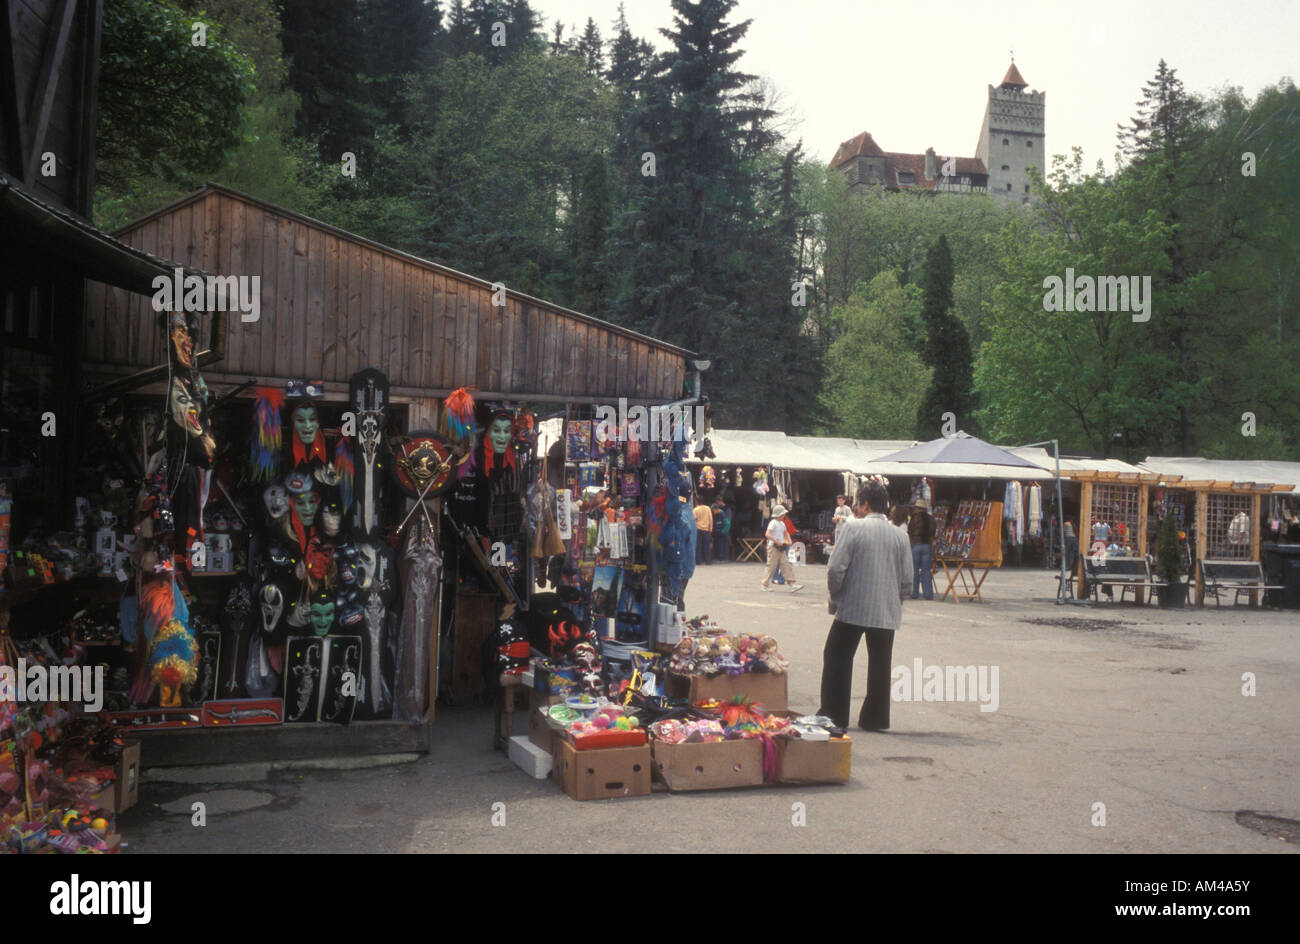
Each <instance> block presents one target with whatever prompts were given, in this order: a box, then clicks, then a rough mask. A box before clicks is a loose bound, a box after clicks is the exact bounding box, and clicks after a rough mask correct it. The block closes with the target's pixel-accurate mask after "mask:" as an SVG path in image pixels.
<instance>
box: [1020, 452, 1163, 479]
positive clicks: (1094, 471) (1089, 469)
mask: <svg viewBox="0 0 1300 944" xmlns="http://www.w3.org/2000/svg"><path fill="white" fill-rule="evenodd" d="M1008 451H1009V452H1013V453H1015V454H1016V455H1018V456H1020V458H1022V459H1027V460H1029V461H1030V462H1032V463H1034V465H1037V466H1041V467H1042V468H1044V469H1054V468H1055V467H1056V466H1055V461H1056V460H1055V459H1053V457H1052V454H1051V453H1050V452H1048V451H1047V450H1046V449H1043V448H1041V447H1039V446H1016V447H1014V448H1012V449H1009V450H1008ZM1061 478H1063V479H1073V480H1080V481H1081V480H1083V479H1091V480H1092V481H1108V480H1114V481H1117V482H1147V483H1153V482H1155V481H1156V480H1157V478H1158V476H1156V475H1154V474H1153V473H1152V472H1151V470H1149V469H1144V468H1141V467H1140V466H1136V465H1132V464H1130V463H1128V462H1125V461H1123V460H1122V459H1092V458H1088V457H1086V456H1061Z"/></svg>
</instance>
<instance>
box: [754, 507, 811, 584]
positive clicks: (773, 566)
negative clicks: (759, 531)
mask: <svg viewBox="0 0 1300 944" xmlns="http://www.w3.org/2000/svg"><path fill="white" fill-rule="evenodd" d="M787 514H789V511H787V510H786V507H785V505H782V504H781V503H780V502H777V504H776V506H775V507H774V508H773V509H772V520H771V521H769V522H768V523H767V576H765V577H764V578H763V589H764V590H767V591H769V592H770V591H771V589H772V576H773V575H774V574H775V573H776V572H777V569H778V568H780V570H781V576H782V577H784V578H785V582H786V583H787V584H789V585H790V592H791V593H798V592H799V591H800V590H802V589H803V584H801V583H795V581H794V568H793V567H791V566H790V558H789V557H787V556H786V553H787V552H788V551H789V550H790V544H791V543H792V542H791V539H790V532H789V531H788V530H787V529H786V526H785V522H784V521H782V520H781V519H782V518H784V517H785V516H786V515H787Z"/></svg>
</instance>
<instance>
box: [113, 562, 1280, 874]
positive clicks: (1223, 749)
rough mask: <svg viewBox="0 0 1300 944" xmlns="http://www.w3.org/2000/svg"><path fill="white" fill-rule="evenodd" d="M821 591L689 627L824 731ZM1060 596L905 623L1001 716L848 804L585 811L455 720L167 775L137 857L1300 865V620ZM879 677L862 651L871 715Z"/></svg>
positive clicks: (671, 798) (944, 718)
mask: <svg viewBox="0 0 1300 944" xmlns="http://www.w3.org/2000/svg"><path fill="white" fill-rule="evenodd" d="M803 575H804V576H805V579H806V582H807V589H806V590H804V592H802V593H800V594H788V593H784V592H781V593H775V594H765V593H762V592H761V591H760V590H759V589H758V582H759V579H760V576H761V572H760V568H759V566H758V565H756V564H728V565H715V566H713V567H708V568H701V570H700V571H698V572H697V576H696V578H695V579H694V580H693V581H692V583H691V586H690V592H689V593H688V610H689V612H691V613H692V614H696V613H704V612H707V613H709V614H710V615H711V616H713V617H714V618H716V619H718V620H719V621H721V622H722V623H723V625H725V626H727V627H729V628H732V629H734V630H737V631H742V630H743V631H752V632H760V631H761V632H768V633H772V634H773V635H775V636H777V638H778V639H779V640H780V641H781V643H782V649H783V650H784V652H785V654H786V656H787V657H788V658H789V659H790V660H791V662H792V668H791V674H790V700H791V706H792V707H794V708H797V709H803V710H812V709H815V708H816V707H817V692H818V686H819V679H820V670H821V648H822V644H823V642H824V640H825V635H826V630H827V627H828V626H829V623H830V618H829V617H828V616H827V613H826V590H825V568H824V567H822V566H818V565H810V566H809V567H807V568H806V569H804V570H803ZM1054 592H1055V581H1054V580H1053V579H1052V576H1051V575H1050V574H1047V573H1045V572H1043V571H995V572H994V573H993V574H992V575H991V576H990V577H989V579H988V581H987V582H986V583H985V599H986V601H987V602H985V603H984V604H982V605H981V604H961V605H956V604H953V603H951V602H948V603H938V602H928V603H927V602H924V601H918V602H912V601H908V603H907V605H906V607H905V610H904V625H903V629H902V630H901V631H900V632H899V633H898V636H897V639H896V642H895V646H894V658H893V663H894V665H895V666H900V665H906V666H912V665H913V663H914V660H915V659H918V658H919V659H921V660H922V661H923V664H924V665H926V666H929V665H932V664H934V665H975V666H981V665H983V666H997V667H998V678H999V683H1000V685H999V704H998V708H997V710H996V711H989V712H982V711H980V710H979V705H978V704H977V703H975V702H964V703H937V702H919V703H918V702H911V703H895V704H894V706H893V709H892V711H893V729H892V730H891V731H890V732H888V733H883V734H868V733H865V732H857V731H855V733H854V744H853V778H852V781H851V782H850V783H848V784H846V785H842V786H821V787H812V788H808V787H775V788H763V789H753V790H735V791H724V792H718V793H694V794H667V793H655V794H653V795H652V796H649V797H644V798H637V799H623V800H609V801H603V802H590V803H578V802H575V801H573V800H570V799H569V798H568V797H567V796H565V795H564V794H563V793H562V792H560V790H559V789H558V788H557V787H556V786H554V785H553V784H552V783H551V782H550V781H534V780H532V779H530V778H528V777H527V776H526V775H524V774H523V773H522V772H521V771H519V770H518V769H516V768H515V767H514V766H513V765H512V764H511V763H510V762H509V761H508V760H507V759H506V758H505V756H504V755H503V754H500V753H497V752H495V751H493V750H492V749H491V748H490V740H491V729H492V717H491V712H490V711H487V710H483V709H473V710H471V709H461V710H445V711H441V712H440V714H439V720H438V722H437V727H436V732H435V733H436V741H437V747H436V749H435V751H434V752H433V754H431V755H430V756H428V757H424V758H421V759H419V760H415V761H407V762H394V763H392V764H390V765H388V766H382V767H377V768H369V769H358V770H338V769H319V770H271V769H268V768H264V767H263V768H248V769H243V770H235V769H226V768H207V769H204V770H201V771H194V770H190V771H185V772H183V773H181V774H176V775H173V774H172V773H171V772H164V775H165V776H164V780H161V781H160V780H159V779H157V778H156V777H154V776H153V772H146V781H145V783H144V785H143V788H142V791H141V802H140V805H139V806H138V807H137V808H136V809H134V810H131V811H130V812H128V813H127V814H125V816H124V817H123V821H122V832H123V833H124V834H125V836H126V838H127V840H128V842H129V843H130V850H131V851H133V852H177V851H184V852H298V851H366V852H471V851H489V852H491V851H516V852H518V851H539V852H540V851H554V852H570V851H598V852H609V851H619V852H624V851H682V852H727V851H737V852H774V851H807V852H812V851H817V852H832V851H833V852H841V851H843V852H858V851H867V852H1032V851H1062V852H1128V853H1132V852H1160V853H1169V852H1295V851H1297V849H1300V824H1298V823H1297V822H1296V820H1300V787H1298V786H1297V779H1296V770H1297V760H1298V759H1300V732H1298V731H1297V726H1296V719H1297V718H1298V717H1300V684H1297V683H1298V682H1300V645H1298V644H1297V641H1298V639H1300V612H1297V611H1280V612H1279V611H1268V610H1256V611H1248V610H1247V609H1246V608H1245V607H1239V608H1236V609H1228V608H1224V609H1222V610H1215V609H1214V608H1213V607H1212V606H1211V607H1210V608H1206V609H1189V610H1182V611H1168V610H1164V611H1162V610H1160V609H1158V608H1156V607H1145V608H1139V607H1135V606H1133V605H1131V604H1124V605H1101V606H1095V607H1076V606H1057V605H1055V601H1054ZM865 667H866V655H865V653H864V652H862V651H859V654H858V665H857V668H856V669H855V676H856V678H857V682H856V684H855V689H854V709H853V710H854V711H855V712H856V710H857V705H858V704H859V703H860V701H861V698H862V696H863V694H864V684H865ZM1245 673H1253V676H1254V679H1255V686H1256V694H1255V695H1253V696H1247V695H1243V692H1242V689H1243V684H1244V683H1243V680H1242V679H1243V675H1244V674H1245ZM401 760H402V759H401V758H396V759H394V761H401ZM180 777H183V778H185V779H186V781H187V782H176V781H177V780H178V778H180ZM196 799H202V800H204V801H205V802H206V803H207V804H208V807H207V810H208V816H207V823H206V825H205V826H203V827H196V826H194V825H192V823H191V813H190V810H191V804H192V802H193V801H194V800H196ZM496 803H503V804H505V806H504V812H505V825H504V826H494V825H493V824H492V818H493V805H494V804H496ZM796 803H802V804H804V809H805V811H806V825H804V826H796V825H793V823H792V809H793V808H794V804H796ZM1095 804H1104V807H1105V808H1104V815H1105V825H1104V826H1103V825H1093V821H1094V819H1095V818H1096V815H1097V814H1096V812H1095V810H1096V809H1097V808H1096V807H1095ZM497 809H498V810H499V809H500V808H499V807H498V808H497Z"/></svg>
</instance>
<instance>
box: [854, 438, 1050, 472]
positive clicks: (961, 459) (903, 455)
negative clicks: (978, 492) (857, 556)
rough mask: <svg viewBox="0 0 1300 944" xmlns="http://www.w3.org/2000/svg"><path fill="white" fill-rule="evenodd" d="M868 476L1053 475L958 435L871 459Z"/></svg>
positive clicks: (1028, 461) (985, 443)
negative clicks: (873, 474)
mask: <svg viewBox="0 0 1300 944" xmlns="http://www.w3.org/2000/svg"><path fill="white" fill-rule="evenodd" d="M863 471H864V472H867V473H880V474H881V475H885V476H891V475H919V476H926V477H929V478H963V479H966V478H970V479H984V478H987V479H1026V480H1045V479H1050V478H1052V477H1053V473H1052V472H1050V471H1048V470H1047V469H1046V468H1043V467H1042V466H1039V465H1036V464H1034V463H1033V462H1031V461H1030V460H1028V459H1025V458H1022V457H1021V456H1018V455H1016V454H1015V453H1013V452H1009V451H1008V450H1006V449H1003V448H1002V447H1001V446H995V445H993V444H992V443H988V442H985V441H984V440H982V439H980V438H978V437H976V436H972V435H970V434H969V433H965V432H957V433H955V434H953V435H952V436H946V437H941V438H939V439H933V440H931V441H930V442H926V443H920V444H918V445H915V446H911V447H909V448H907V449H902V450H899V451H897V452H891V453H886V454H885V455H883V456H880V457H879V458H876V459H872V460H871V461H870V462H869V463H868V465H867V468H866V469H864V470H863Z"/></svg>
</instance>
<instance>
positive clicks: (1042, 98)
mask: <svg viewBox="0 0 1300 944" xmlns="http://www.w3.org/2000/svg"><path fill="white" fill-rule="evenodd" d="M1026 89H1027V83H1026V82H1025V80H1024V78H1023V77H1022V76H1021V75H1020V70H1019V69H1017V68H1016V63H1015V60H1014V59H1013V60H1012V62H1011V68H1009V69H1007V74H1006V76H1005V77H1004V78H1003V79H1002V84H1001V85H999V86H997V87H996V88H995V87H994V86H992V85H990V86H989V103H988V106H987V107H986V108H985V110H984V124H983V126H982V127H981V128H980V139H979V144H978V145H977V146H976V148H975V156H976V157H977V158H979V159H980V160H981V161H983V162H984V166H985V167H987V168H988V172H989V193H990V194H992V195H993V196H994V197H996V198H997V199H999V200H1002V201H1004V202H1007V203H1016V204H1020V203H1024V202H1026V201H1028V200H1030V199H1031V196H1030V192H1029V168H1030V167H1037V168H1038V171H1039V173H1040V174H1045V173H1046V172H1047V156H1046V143H1047V138H1046V131H1045V128H1046V126H1045V119H1044V112H1045V111H1046V108H1047V93H1046V92H1034V91H1026Z"/></svg>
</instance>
